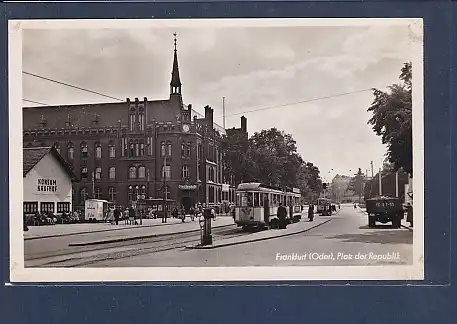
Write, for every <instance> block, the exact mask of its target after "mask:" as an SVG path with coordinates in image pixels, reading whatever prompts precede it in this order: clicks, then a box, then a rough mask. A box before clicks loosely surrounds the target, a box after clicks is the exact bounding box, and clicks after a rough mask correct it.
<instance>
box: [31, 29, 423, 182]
mask: <svg viewBox="0 0 457 324" xmlns="http://www.w3.org/2000/svg"><path fill="white" fill-rule="evenodd" d="M174 32H176V33H177V34H178V36H177V48H178V60H179V68H180V76H181V82H182V94H183V101H184V103H185V104H192V106H193V108H194V109H195V110H197V111H199V112H200V113H203V112H204V109H203V107H204V106H205V105H210V106H211V107H212V108H214V118H215V122H216V123H218V124H219V125H222V124H223V120H222V97H225V110H226V127H227V128H230V127H240V117H241V115H245V116H246V117H247V124H248V132H249V134H250V135H252V134H253V133H254V132H259V131H261V130H262V129H268V128H271V127H276V128H278V129H280V130H283V131H284V132H286V133H289V134H291V135H292V136H293V138H294V139H295V140H296V142H297V147H298V152H299V153H300V154H301V156H302V157H303V159H304V160H305V161H309V162H312V163H314V164H315V165H317V166H318V167H319V169H320V171H321V176H322V178H323V179H324V180H326V181H331V179H332V178H333V176H334V175H336V174H353V173H355V172H356V171H357V169H358V168H361V169H362V171H363V172H365V170H366V169H369V168H370V161H373V164H374V169H375V173H376V170H377V169H378V168H379V167H381V166H382V161H383V160H384V155H385V153H386V148H385V146H384V145H382V143H381V138H380V137H378V136H376V134H375V133H374V132H373V130H372V129H371V126H370V125H368V124H367V121H368V119H369V118H370V117H371V113H368V112H367V108H368V107H369V106H370V104H371V103H372V101H373V95H372V92H371V91H360V90H365V89H370V88H373V87H374V88H378V89H385V88H386V86H388V85H391V84H393V83H399V82H400V81H399V79H398V76H399V74H400V70H401V67H402V66H403V63H405V62H407V61H410V60H411V54H412V50H411V46H410V41H409V39H410V29H408V27H407V26H398V25H397V26H394V25H392V26H369V25H367V26H344V27H342V26H294V27H223V28H218V27H217V25H213V26H211V27H205V28H182V27H180V28H173V29H170V28H145V29H138V28H136V29H33V30H30V29H29V30H24V33H23V63H22V64H23V71H26V72H29V73H33V74H38V75H41V76H44V77H46V78H51V79H55V80H59V81H62V82H65V83H69V84H72V85H76V86H79V87H83V88H86V89H90V90H92V91H97V92H100V93H103V94H106V95H109V96H112V97H115V98H120V99H125V98H127V97H129V98H135V97H138V98H140V99H142V98H143V97H147V98H148V99H150V100H159V99H167V98H168V97H169V83H170V77H171V67H172V60H173V33H174ZM413 71H414V67H413ZM347 93H350V94H347ZM341 94H346V95H341ZM323 97H326V98H324V99H319V98H323ZM328 97H330V98H328ZM23 98H24V99H28V100H33V101H37V102H41V103H45V104H49V105H56V104H79V103H95V102H115V100H112V99H108V98H104V97H102V96H98V95H95V94H91V93H88V92H84V91H80V90H76V89H72V88H69V87H65V86H61V85H58V84H55V83H51V82H49V81H45V80H41V79H38V78H35V77H32V76H29V75H23ZM310 100H311V101H310ZM289 104H290V105H289ZM27 106H36V104H31V103H27V102H24V107H27ZM269 107H275V108H273V109H266V110H261V111H257V112H249V111H251V110H256V109H263V108H269ZM369 174H371V171H369Z"/></svg>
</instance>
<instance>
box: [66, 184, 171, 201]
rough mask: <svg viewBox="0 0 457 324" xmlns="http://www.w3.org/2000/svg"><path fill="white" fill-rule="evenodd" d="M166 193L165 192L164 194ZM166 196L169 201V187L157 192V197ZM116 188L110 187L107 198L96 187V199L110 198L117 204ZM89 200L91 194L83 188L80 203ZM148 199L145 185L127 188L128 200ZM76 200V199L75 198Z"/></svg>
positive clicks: (80, 193)
mask: <svg viewBox="0 0 457 324" xmlns="http://www.w3.org/2000/svg"><path fill="white" fill-rule="evenodd" d="M164 191H165V192H164ZM164 194H166V197H167V199H170V197H171V190H170V187H169V186H165V190H164V188H161V189H159V190H157V197H163V195H164ZM116 195H117V192H116V188H114V187H109V188H108V197H105V196H104V195H103V193H102V190H101V188H99V187H95V188H94V198H95V199H104V198H108V201H111V202H116ZM88 198H89V192H88V190H87V188H81V190H80V191H79V201H80V203H81V204H84V202H85V201H86V199H88ZM146 198H149V197H148V190H147V187H146V186H145V185H138V186H128V188H127V200H128V201H129V202H130V201H136V200H139V199H146ZM74 199H75V200H76V197H74Z"/></svg>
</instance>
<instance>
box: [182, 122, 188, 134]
mask: <svg viewBox="0 0 457 324" xmlns="http://www.w3.org/2000/svg"><path fill="white" fill-rule="evenodd" d="M189 130H190V127H189V125H187V124H184V125H182V131H183V132H185V133H187V132H189Z"/></svg>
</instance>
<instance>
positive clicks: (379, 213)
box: [366, 196, 404, 228]
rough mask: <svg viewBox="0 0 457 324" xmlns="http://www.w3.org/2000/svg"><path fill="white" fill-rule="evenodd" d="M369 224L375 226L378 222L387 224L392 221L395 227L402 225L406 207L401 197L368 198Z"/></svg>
mask: <svg viewBox="0 0 457 324" xmlns="http://www.w3.org/2000/svg"><path fill="white" fill-rule="evenodd" d="M366 210H367V214H368V226H369V227H374V226H375V225H376V222H380V223H382V224H386V223H388V222H392V227H393V228H399V227H400V226H401V220H402V219H403V217H404V209H403V206H402V201H401V199H400V198H392V197H388V196H378V197H374V198H370V199H367V200H366Z"/></svg>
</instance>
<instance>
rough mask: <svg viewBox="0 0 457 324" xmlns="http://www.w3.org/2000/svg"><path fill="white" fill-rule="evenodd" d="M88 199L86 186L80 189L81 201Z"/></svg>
mask: <svg viewBox="0 0 457 324" xmlns="http://www.w3.org/2000/svg"><path fill="white" fill-rule="evenodd" d="M86 199H87V189H86V188H81V190H80V191H79V201H80V202H81V203H84V202H85V201H86Z"/></svg>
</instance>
